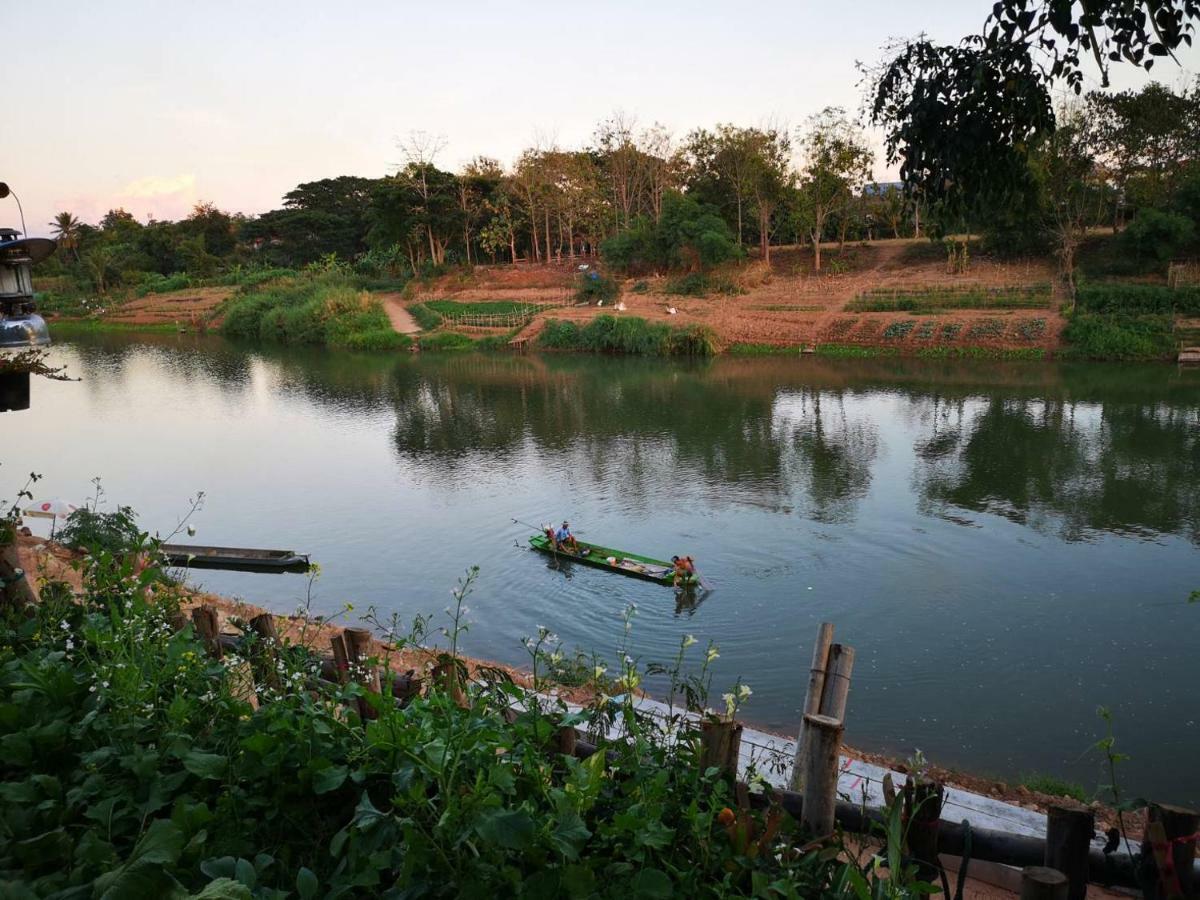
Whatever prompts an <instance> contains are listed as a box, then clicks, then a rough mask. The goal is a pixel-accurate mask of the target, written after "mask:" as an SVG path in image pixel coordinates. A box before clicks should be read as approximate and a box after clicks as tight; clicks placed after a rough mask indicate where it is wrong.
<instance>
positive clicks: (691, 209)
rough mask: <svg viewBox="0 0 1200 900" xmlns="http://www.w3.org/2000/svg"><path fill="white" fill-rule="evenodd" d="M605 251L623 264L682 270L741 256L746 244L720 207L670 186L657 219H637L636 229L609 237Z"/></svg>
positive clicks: (616, 264)
mask: <svg viewBox="0 0 1200 900" xmlns="http://www.w3.org/2000/svg"><path fill="white" fill-rule="evenodd" d="M600 253H601V255H602V256H603V257H604V259H605V260H606V261H607V262H608V263H609V264H610V265H612V266H614V267H616V268H619V269H625V270H631V269H643V268H656V269H661V268H667V269H677V268H684V267H689V268H690V267H694V266H696V265H699V266H704V267H711V266H715V265H718V264H719V263H723V262H725V261H727V260H731V259H737V258H738V257H739V256H740V255H741V248H740V247H739V246H738V244H737V240H736V239H735V238H734V235H733V232H732V231H730V229H729V226H728V225H727V224H726V223H725V220H724V219H722V218H721V215H720V213H718V212H717V211H716V210H715V209H713V208H712V207H711V206H706V205H704V204H701V203H699V202H698V201H696V200H694V199H693V198H691V197H685V196H684V195H683V194H680V193H678V192H676V191H668V192H667V193H666V194H665V195H664V196H663V203H662V215H661V216H660V217H659V219H658V221H657V222H656V221H654V220H653V219H649V218H646V217H641V218H639V219H637V220H636V221H635V222H634V223H633V225H632V226H631V227H630V228H628V229H626V230H625V231H622V232H620V233H619V234H616V235H614V236H613V237H611V238H609V239H608V240H606V241H604V242H603V243H602V244H601V245H600Z"/></svg>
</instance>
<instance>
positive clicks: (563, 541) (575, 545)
mask: <svg viewBox="0 0 1200 900" xmlns="http://www.w3.org/2000/svg"><path fill="white" fill-rule="evenodd" d="M554 546H555V547H557V548H558V549H559V550H562V551H563V552H564V553H575V554H578V553H579V541H577V540H575V535H573V534H571V526H570V525H568V524H567V523H566V522H565V521H564V522H563V523H562V528H560V529H558V531H556V532H554Z"/></svg>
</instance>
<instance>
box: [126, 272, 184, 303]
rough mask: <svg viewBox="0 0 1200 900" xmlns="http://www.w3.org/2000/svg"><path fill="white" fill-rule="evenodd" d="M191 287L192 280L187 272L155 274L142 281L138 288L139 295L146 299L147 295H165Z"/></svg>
mask: <svg viewBox="0 0 1200 900" xmlns="http://www.w3.org/2000/svg"><path fill="white" fill-rule="evenodd" d="M191 286H192V279H191V278H190V277H189V276H188V274H187V273H186V272H175V273H173V274H171V275H159V274H157V273H155V274H152V275H147V276H146V277H145V278H143V279H142V283H141V284H140V285H138V288H137V295H138V296H139V297H145V296H146V295H147V294H165V293H167V292H168V291H181V290H183V289H184V288H187V287H191Z"/></svg>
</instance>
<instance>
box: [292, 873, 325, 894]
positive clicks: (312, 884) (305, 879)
mask: <svg viewBox="0 0 1200 900" xmlns="http://www.w3.org/2000/svg"><path fill="white" fill-rule="evenodd" d="M319 888H320V882H318V881H317V876H316V875H315V874H314V873H313V870H312V869H310V868H308V867H307V866H301V867H300V871H299V872H297V873H296V893H297V894H299V895H300V900H312V898H313V897H315V896H317V890H318V889H319Z"/></svg>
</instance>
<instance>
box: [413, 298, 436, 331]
mask: <svg viewBox="0 0 1200 900" xmlns="http://www.w3.org/2000/svg"><path fill="white" fill-rule="evenodd" d="M408 312H409V314H410V315H412V317H413V318H414V319H416V320H417V324H418V325H420V326H421V330H422V331H432V330H433V329H434V328H437V327H438V326H439V325H441V324H442V317H441V314H440V313H438V312H437V311H436V310H434V309H432V308H430V306H429V304H428V303H413V304H410V305H409V306H408Z"/></svg>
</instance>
